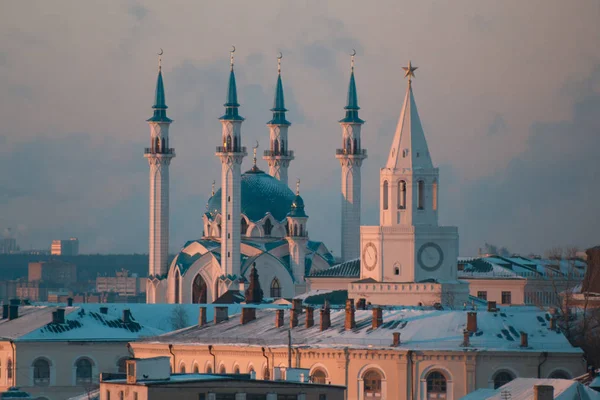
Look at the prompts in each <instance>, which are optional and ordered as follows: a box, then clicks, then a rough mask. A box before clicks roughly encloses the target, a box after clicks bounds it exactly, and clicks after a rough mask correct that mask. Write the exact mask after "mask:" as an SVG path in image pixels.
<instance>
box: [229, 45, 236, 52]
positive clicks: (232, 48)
mask: <svg viewBox="0 0 600 400" xmlns="http://www.w3.org/2000/svg"><path fill="white" fill-rule="evenodd" d="M230 53H235V46H234V45H231V51H230Z"/></svg>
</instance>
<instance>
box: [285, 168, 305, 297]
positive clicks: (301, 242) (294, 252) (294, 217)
mask: <svg viewBox="0 0 600 400" xmlns="http://www.w3.org/2000/svg"><path fill="white" fill-rule="evenodd" d="M307 222H308V215H306V212H304V200H303V199H302V197H300V179H298V181H297V182H296V197H294V201H293V202H292V206H291V209H290V212H289V213H288V215H287V227H286V229H287V237H286V239H287V241H288V244H289V247H290V264H291V267H292V271H293V273H294V282H295V283H296V286H295V290H296V294H301V293H304V292H305V291H306V284H305V283H304V275H305V258H306V245H307V244H308V231H307V229H306V223H307Z"/></svg>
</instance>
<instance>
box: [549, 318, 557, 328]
mask: <svg viewBox="0 0 600 400" xmlns="http://www.w3.org/2000/svg"><path fill="white" fill-rule="evenodd" d="M548 329H550V330H551V331H555V330H556V317H555V316H554V315H553V316H551V317H550V326H549V327H548Z"/></svg>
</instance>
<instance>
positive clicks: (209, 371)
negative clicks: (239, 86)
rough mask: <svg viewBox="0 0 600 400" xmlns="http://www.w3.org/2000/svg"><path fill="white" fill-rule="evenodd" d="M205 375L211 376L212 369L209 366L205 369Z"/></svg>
mask: <svg viewBox="0 0 600 400" xmlns="http://www.w3.org/2000/svg"><path fill="white" fill-rule="evenodd" d="M206 373H207V374H212V367H211V366H210V365H209V366H207V367H206Z"/></svg>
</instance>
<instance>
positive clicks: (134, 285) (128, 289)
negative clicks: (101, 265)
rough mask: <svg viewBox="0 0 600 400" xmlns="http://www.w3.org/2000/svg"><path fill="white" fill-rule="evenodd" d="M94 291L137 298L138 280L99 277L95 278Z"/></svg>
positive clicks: (135, 278) (131, 277) (133, 277)
mask: <svg viewBox="0 0 600 400" xmlns="http://www.w3.org/2000/svg"><path fill="white" fill-rule="evenodd" d="M96 291H97V292H116V293H118V294H119V295H121V296H137V295H138V294H139V293H140V286H139V279H138V278H137V277H135V276H99V277H97V278H96Z"/></svg>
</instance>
